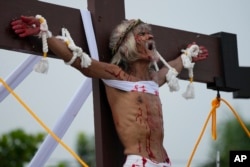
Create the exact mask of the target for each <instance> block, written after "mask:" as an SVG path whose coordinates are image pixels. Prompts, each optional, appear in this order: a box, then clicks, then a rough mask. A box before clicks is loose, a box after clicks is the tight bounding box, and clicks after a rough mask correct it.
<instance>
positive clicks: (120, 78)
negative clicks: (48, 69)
mask: <svg viewBox="0 0 250 167" xmlns="http://www.w3.org/2000/svg"><path fill="white" fill-rule="evenodd" d="M41 24H43V22H41V19H39V18H36V17H27V16H21V18H20V19H18V20H15V21H13V22H12V23H11V25H12V29H13V30H14V31H15V33H16V34H18V35H19V36H20V37H27V36H32V35H38V34H39V33H41V29H42V27H41ZM42 31H46V30H42ZM66 34H67V33H66ZM67 37H69V36H67V35H64V36H63V37H61V38H57V37H53V36H52V35H48V36H47V42H48V47H49V48H50V49H51V50H52V52H53V53H55V54H56V55H57V56H58V57H60V58H61V59H63V60H64V61H65V62H66V63H67V64H70V65H71V66H73V67H74V68H76V69H78V70H79V71H80V72H81V73H82V74H83V75H85V76H87V77H92V78H99V79H102V81H103V82H104V84H105V88H106V94H107V98H108V102H109V105H110V108H111V111H112V115H113V120H114V124H115V128H116V131H117V133H118V136H119V138H120V140H121V142H122V144H123V146H124V154H125V155H126V156H127V158H126V162H125V163H124V167H168V166H171V162H170V159H169V156H168V154H167V151H166V150H165V148H164V146H163V138H164V129H163V115H162V104H161V101H160V98H159V92H158V89H159V87H160V86H162V85H163V84H165V83H168V84H170V83H171V82H172V81H171V80H172V79H173V78H174V76H176V75H177V74H178V73H180V72H181V70H182V68H183V60H184V58H183V57H182V56H179V57H177V58H176V59H174V60H172V61H170V62H168V64H169V66H162V67H161V68H160V69H159V68H158V66H157V64H156V62H157V61H158V60H159V59H160V58H161V56H160V55H159V53H158V52H157V49H156V45H155V42H154V36H153V35H152V32H151V28H150V25H148V24H146V23H144V22H142V21H141V20H124V21H122V23H121V24H120V25H118V26H117V27H116V28H115V29H114V30H113V32H112V34H111V36H110V43H109V46H110V49H111V51H112V55H113V57H112V60H111V63H105V62H100V61H97V60H94V59H91V58H86V54H75V53H76V50H77V49H75V50H74V48H72V47H71V45H70V40H68V39H69V38H67ZM71 42H72V41H71ZM194 45H195V46H198V45H196V44H191V45H189V46H188V48H191V47H192V46H194ZM79 50H80V51H79ZM79 52H81V49H79V48H78V53H79ZM81 53H82V52H81ZM192 53H196V54H195V56H192V57H189V59H190V60H191V62H196V61H199V60H203V59H205V58H206V57H207V56H208V51H207V50H206V48H205V47H201V46H199V47H198V49H197V48H196V49H194V50H193V51H192ZM83 57H85V58H83ZM84 61H85V62H84ZM86 61H88V63H86ZM83 63H85V65H82V64H83ZM169 67H173V68H169ZM173 69H174V70H173ZM177 87H178V86H177Z"/></svg>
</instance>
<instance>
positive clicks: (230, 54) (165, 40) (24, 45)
mask: <svg viewBox="0 0 250 167" xmlns="http://www.w3.org/2000/svg"><path fill="white" fill-rule="evenodd" d="M88 9H89V10H90V12H91V15H92V21H93V26H94V31H95V35H96V40H97V46H98V52H99V55H100V57H99V59H100V61H105V62H109V60H110V59H111V54H110V50H109V48H108V42H109V35H110V33H111V31H112V29H113V28H114V27H115V26H116V25H117V24H119V23H120V22H121V20H124V19H125V7H124V0H88ZM110 9H112V10H110ZM6 11H8V12H6ZM36 14H41V15H42V16H44V17H45V18H46V19H47V22H48V23H49V28H50V30H51V31H52V32H53V33H54V34H60V30H61V28H62V27H63V26H64V27H66V28H67V29H68V30H69V31H70V33H71V35H72V38H73V39H74V41H75V43H76V44H77V45H78V46H81V47H82V48H83V50H84V51H86V52H88V47H87V42H86V36H85V34H84V29H83V26H82V21H81V15H80V11H79V10H78V9H73V8H68V7H63V6H58V5H53V4H48V3H44V2H39V1H34V0H25V1H24V0H8V1H1V2H0V15H1V17H0V22H1V25H2V26H1V28H0V48H3V49H8V50H15V51H20V52H26V53H32V54H36V55H39V56H41V55H42V53H41V50H42V49H41V41H40V40H39V39H37V38H34V37H28V38H26V39H22V40H20V38H18V37H17V36H16V35H15V34H14V33H13V32H12V30H11V29H10V26H9V23H10V21H11V20H12V19H15V18H17V17H19V16H20V15H33V16H34V15H36ZM62 18H63V19H62ZM72 18H74V19H72ZM152 29H153V34H154V37H155V41H156V43H157V48H158V50H159V52H160V53H167V55H163V57H164V58H165V59H166V60H171V59H173V58H175V57H177V56H179V54H180V50H181V49H183V48H185V47H186V46H187V44H189V43H190V42H193V41H195V42H196V43H197V44H199V45H203V46H205V47H206V48H207V49H208V50H209V57H208V58H207V59H206V60H204V61H202V62H199V63H197V64H196V65H195V68H194V74H195V76H194V81H196V82H202V83H206V84H207V86H208V88H210V89H214V90H219V91H230V92H233V94H234V97H235V98H250V88H249V85H250V78H249V77H247V75H248V76H249V74H250V68H248V67H239V64H238V55H237V41H236V35H235V34H231V33H224V32H220V33H216V34H212V35H204V34H200V33H193V32H187V31H182V30H176V29H171V28H166V27H161V26H156V25H152ZM49 57H54V58H56V57H55V56H54V55H53V53H50V54H49ZM179 77H180V78H181V79H188V75H187V71H186V70H183V72H182V73H181V74H180V76H179ZM93 98H94V99H95V104H94V117H95V139H96V160H97V162H96V163H97V166H98V167H107V166H108V167H117V166H122V164H123V162H124V160H125V157H124V155H123V148H122V145H121V143H120V141H119V139H118V136H117V134H116V131H115V128H114V124H113V120H112V115H111V112H110V108H109V105H108V102H107V99H106V96H105V89H104V85H103V84H102V82H100V81H99V80H98V79H93Z"/></svg>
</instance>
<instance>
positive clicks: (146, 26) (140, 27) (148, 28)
mask: <svg viewBox="0 0 250 167" xmlns="http://www.w3.org/2000/svg"><path fill="white" fill-rule="evenodd" d="M133 32H134V33H135V34H137V33H140V32H152V28H151V26H150V25H149V24H147V23H141V24H140V25H138V26H137V27H135V28H134V30H133Z"/></svg>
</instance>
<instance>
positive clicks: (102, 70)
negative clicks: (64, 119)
mask: <svg viewBox="0 0 250 167" xmlns="http://www.w3.org/2000/svg"><path fill="white" fill-rule="evenodd" d="M40 24H41V23H40V21H39V19H37V18H35V17H33V16H28V17H27V16H21V17H20V19H18V20H15V21H12V22H11V26H12V29H13V30H14V32H15V33H16V34H18V35H19V37H21V38H23V37H27V36H34V35H38V34H39V33H40V31H41V29H40ZM47 42H48V46H49V48H50V49H51V51H52V52H53V53H54V54H55V55H57V56H58V57H59V58H61V59H63V60H64V61H65V62H69V61H70V60H71V59H72V57H73V54H72V51H71V50H70V49H69V48H68V46H67V44H66V43H65V42H64V41H62V40H60V39H57V38H55V37H53V36H52V37H49V38H48V39H47ZM71 66H73V67H75V68H76V69H78V70H79V71H80V72H82V73H83V74H84V75H86V76H88V77H92V78H103V79H124V78H126V77H128V76H127V74H126V73H125V72H123V71H122V70H121V69H120V68H119V67H118V66H116V65H113V64H108V63H104V62H99V61H96V60H94V59H92V61H91V64H90V66H88V67H87V68H84V67H82V66H81V59H80V58H79V57H77V58H76V60H75V61H74V62H73V63H72V64H71Z"/></svg>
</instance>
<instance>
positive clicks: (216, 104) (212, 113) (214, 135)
mask: <svg viewBox="0 0 250 167" xmlns="http://www.w3.org/2000/svg"><path fill="white" fill-rule="evenodd" d="M220 101H223V102H224V103H225V104H226V105H227V106H228V107H229V108H230V109H231V111H232V112H233V114H234V116H235V117H236V119H237V120H238V122H239V123H240V125H241V127H242V128H243V130H244V131H245V132H246V134H247V136H248V137H250V131H249V130H248V129H247V127H246V125H245V124H244V123H243V121H242V120H241V118H240V117H239V115H238V114H237V112H236V111H235V110H234V109H233V107H232V106H231V105H230V104H229V103H228V102H227V101H226V100H224V99H222V98H218V97H217V98H216V99H214V100H213V101H212V109H211V111H210V112H209V114H208V117H207V119H206V121H205V123H204V125H203V128H202V130H201V133H200V135H199V137H198V139H197V141H196V143H195V146H194V149H193V151H192V153H191V156H190V158H189V160H188V164H187V167H189V166H190V164H191V161H192V159H193V157H194V154H195V152H196V150H197V147H198V145H199V143H200V141H201V138H202V136H203V134H204V132H205V129H206V127H207V124H208V121H209V119H210V117H211V119H212V139H213V140H216V138H217V132H216V108H218V107H219V106H220Z"/></svg>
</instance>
